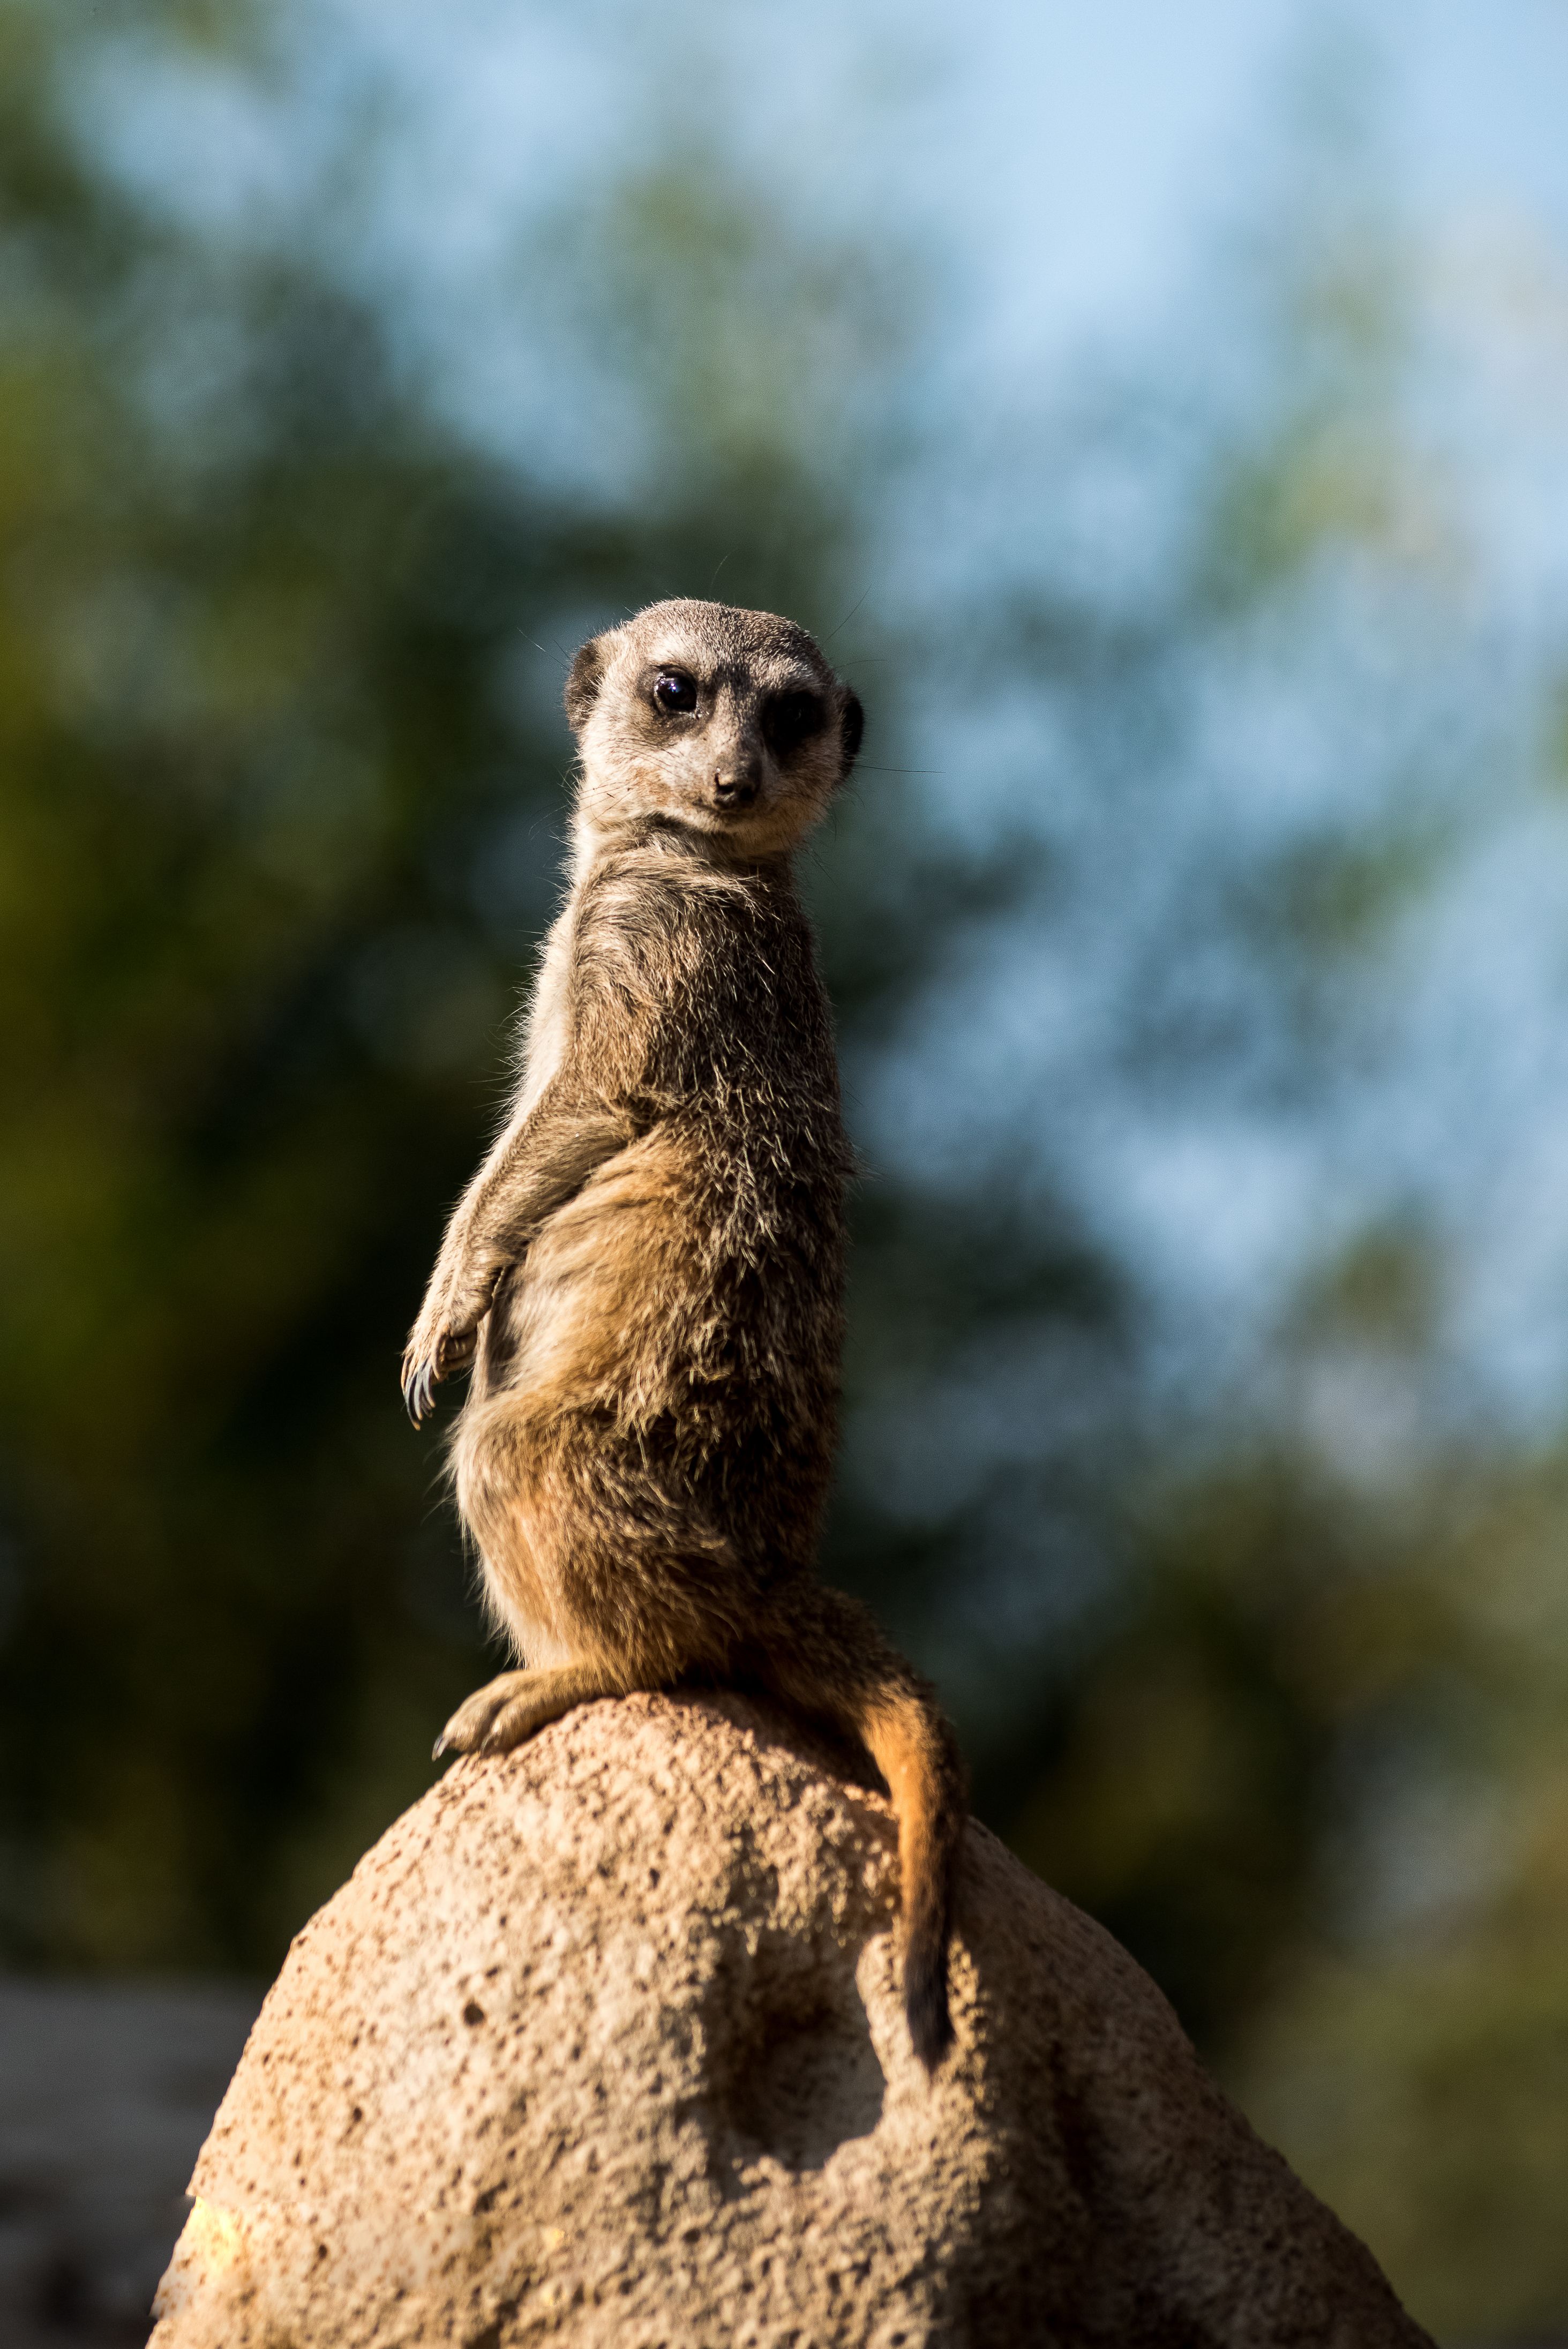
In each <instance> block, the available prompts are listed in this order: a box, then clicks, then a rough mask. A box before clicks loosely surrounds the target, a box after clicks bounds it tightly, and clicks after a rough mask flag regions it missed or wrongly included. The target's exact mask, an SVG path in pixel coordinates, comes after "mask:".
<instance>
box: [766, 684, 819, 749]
mask: <svg viewBox="0 0 1568 2349" xmlns="http://www.w3.org/2000/svg"><path fill="white" fill-rule="evenodd" d="M821 731H822V703H821V701H820V700H819V698H817V696H816V695H815V693H775V694H774V697H773V699H772V700H771V701H770V702H768V703H767V705H766V707H765V708H764V709H763V733H764V734H765V735H766V737H767V742H768V748H769V750H772V751H773V753H774V757H775V758H781V759H782V758H786V757H787V756H788V755H789V753H790V751H792V750H795V749H797V748H798V747H799V745H800V744H801V743H802V742H805V740H808V739H809V737H810V736H811V735H813V734H820V733H821Z"/></svg>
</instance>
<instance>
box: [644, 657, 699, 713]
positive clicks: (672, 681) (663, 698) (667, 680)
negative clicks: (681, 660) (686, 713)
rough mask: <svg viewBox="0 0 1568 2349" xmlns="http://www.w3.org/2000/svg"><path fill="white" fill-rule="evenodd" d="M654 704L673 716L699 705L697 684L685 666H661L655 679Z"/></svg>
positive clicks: (656, 707)
mask: <svg viewBox="0 0 1568 2349" xmlns="http://www.w3.org/2000/svg"><path fill="white" fill-rule="evenodd" d="M653 706H654V708H655V709H662V710H663V711H664V712H665V713H666V715H667V716H670V717H673V716H675V715H676V714H677V713H678V712H679V711H681V710H688V709H696V707H697V684H696V680H695V678H690V677H688V676H687V674H686V672H685V670H684V669H683V668H661V669H660V670H659V675H658V676H657V677H656V678H654V680H653Z"/></svg>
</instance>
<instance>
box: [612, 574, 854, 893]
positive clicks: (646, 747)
mask: <svg viewBox="0 0 1568 2349" xmlns="http://www.w3.org/2000/svg"><path fill="white" fill-rule="evenodd" d="M566 716H567V719H569V721H570V723H571V728H572V731H573V732H574V733H575V734H576V738H577V746H578V749H579V750H580V751H581V754H582V785H581V789H580V792H579V795H578V802H577V809H578V813H579V815H580V816H581V817H583V818H584V819H585V820H586V821H587V823H589V824H590V825H592V827H593V828H594V829H595V830H596V831H599V832H607V831H613V830H616V829H618V827H619V826H621V825H623V824H627V823H636V822H638V821H639V820H642V821H646V819H647V818H648V817H649V816H656V817H658V818H659V819H660V820H661V821H663V822H664V823H674V824H679V825H681V826H683V827H684V828H685V829H687V830H688V831H691V832H695V833H702V834H704V835H707V836H708V837H710V838H711V839H712V840H713V841H714V842H715V844H721V843H727V844H729V845H731V846H732V847H733V848H734V850H735V851H736V852H737V853H738V854H742V855H755V856H767V855H776V854H781V853H782V852H784V851H785V850H787V849H790V848H793V847H794V844H795V843H796V842H797V841H798V840H800V839H802V838H803V837H804V835H805V833H807V832H808V831H809V830H810V828H811V826H812V825H813V824H814V823H816V821H817V819H818V818H819V817H820V816H821V815H822V813H823V812H824V811H825V809H826V806H827V803H828V802H829V801H830V800H831V799H832V797H833V794H834V792H836V790H837V789H838V786H839V784H840V783H842V782H843V781H844V780H845V777H846V775H847V774H848V772H849V770H850V768H851V767H852V766H853V765H854V763H855V754H856V752H857V750H859V748H860V733H861V728H862V725H863V723H864V720H863V719H862V715H861V709H860V704H859V702H858V700H857V698H856V696H855V695H854V694H853V693H852V692H851V691H850V689H849V688H848V687H847V686H846V685H845V684H842V683H841V682H840V680H839V679H838V678H836V677H835V675H834V673H833V671H832V669H831V668H829V667H828V665H827V663H826V660H825V659H824V658H823V657H822V654H821V653H820V652H819V651H818V649H817V647H816V645H815V642H814V641H813V639H812V638H811V637H810V636H807V634H806V632H805V629H804V628H800V627H797V626H795V624H794V621H793V620H781V619H778V618H776V617H775V616H774V614H773V613H771V612H746V611H742V610H740V609H739V608H738V607H737V606H735V605H731V604H701V603H697V602H694V601H690V600H685V599H675V600H672V601H670V602H669V603H664V604H650V605H649V606H648V608H647V610H646V611H642V612H639V613H638V614H637V616H636V617H635V618H634V619H630V620H628V621H627V622H626V623H625V625H624V626H621V627H618V628H610V629H607V631H606V633H605V634H604V635H603V636H594V637H592V638H591V639H590V640H589V642H588V643H587V644H586V645H585V646H584V647H583V648H582V650H581V652H579V653H578V655H577V657H576V660H575V661H574V662H573V663H572V671H571V675H570V677H569V678H567V680H566Z"/></svg>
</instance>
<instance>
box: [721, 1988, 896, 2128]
mask: <svg viewBox="0 0 1568 2349" xmlns="http://www.w3.org/2000/svg"><path fill="white" fill-rule="evenodd" d="M737 2052H738V2054H739V2061H738V2062H737V2064H736V2067H735V2073H734V2077H733V2080H732V2085H731V2091H730V2098H729V2104H730V2120H731V2124H732V2127H733V2129H734V2132H735V2135H736V2136H737V2137H739V2138H740V2140H741V2147H742V2158H743V2157H744V2155H745V2154H755V2153H758V2152H761V2153H766V2154H771V2155H772V2156H773V2158H774V2160H775V2161H780V2162H782V2163H783V2164H784V2167H785V2168H786V2169H795V2170H810V2169H820V2168H822V2167H823V2166H824V2164H825V2163H826V2162H827V2161H828V2160H829V2159H830V2158H832V2156H833V2155H834V2154H835V2153H836V2151H837V2150H838V2147H840V2146H841V2145H846V2144H847V2143H848V2142H849V2140H850V2139H851V2138H852V2137H869V2136H870V2135H871V2132H872V2130H873V2129H874V2128H875V2127H876V2126H877V2122H878V2121H879V2120H880V2119H881V2117H882V2098H883V2093H884V2090H885V2088H886V2085H887V2084H886V2082H885V2081H884V2079H883V2076H882V2066H881V2064H879V2063H878V2062H877V2051H876V2049H875V2048H874V2047H873V2045H872V2044H871V2031H870V2026H869V2024H868V2023H867V2020H866V2010H865V2008H864V2007H863V2006H862V2005H861V2003H860V2001H859V1999H858V1998H857V1997H856V1995H855V1993H854V1991H853V1989H852V1988H849V1989H848V1993H847V1995H846V1996H841V1997H838V1998H833V1997H830V1996H828V1997H821V1998H818V1999H815V2000H809V2001H808V2002H805V2003H804V2004H801V2003H795V2004H793V2005H791V2006H786V2007H774V2009H773V2010H772V2011H771V2012H770V2011H768V2010H767V2009H764V2010H763V2012H762V2013H760V2014H758V2015H756V2016H755V2017H754V2018H753V2019H752V2023H751V2028H750V2029H749V2030H748V2031H747V2033H745V2035H744V2038H743V2040H742V2045H741V2047H740V2049H739V2050H738V2051H737Z"/></svg>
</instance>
